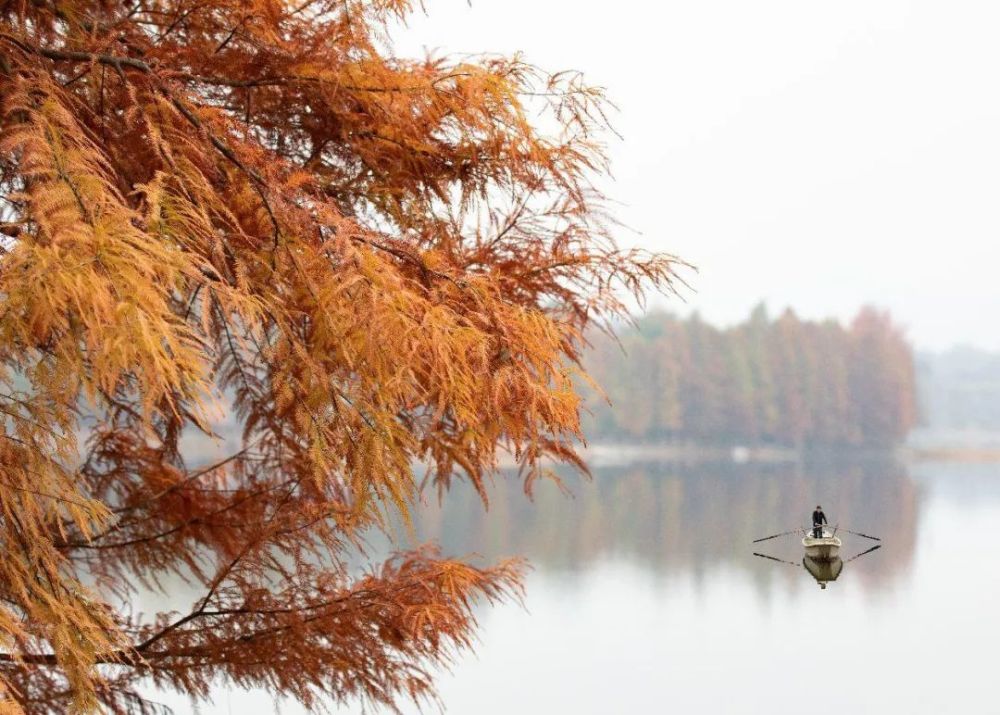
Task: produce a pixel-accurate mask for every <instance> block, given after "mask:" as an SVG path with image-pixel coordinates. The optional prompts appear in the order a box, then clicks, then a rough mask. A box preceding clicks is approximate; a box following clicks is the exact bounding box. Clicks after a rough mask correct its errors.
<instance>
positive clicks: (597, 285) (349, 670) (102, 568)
mask: <svg viewBox="0 0 1000 715" xmlns="http://www.w3.org/2000/svg"><path fill="white" fill-rule="evenodd" d="M411 9H412V8H411V3H410V2H407V1H406V0H379V1H377V2H376V1H374V0H347V1H346V2H345V1H344V0H337V1H334V0H314V1H312V2H309V1H307V2H302V3H294V4H293V3H288V2H282V1H279V0H249V1H247V0H212V1H210V2H205V1H204V0H135V1H133V2H129V3H108V2H103V1H101V2H98V1H97V0H65V1H60V2H52V1H51V0H37V1H35V2H31V3H8V4H6V5H3V6H2V7H0V13H2V23H0V107H2V109H0V111H2V114H0V122H2V126H0V186H2V195H0V196H2V203H0V225H2V228H3V233H4V234H5V236H9V237H13V240H11V241H8V242H6V245H5V248H4V254H3V256H2V259H0V302H2V305H0V382H2V385H0V411H2V415H3V418H4V424H5V437H4V440H3V441H2V442H0V467H2V469H0V475H2V479H0V541H2V543H3V546H4V549H5V553H6V554H8V555H9V558H5V559H4V560H3V561H0V599H2V603H0V639H2V641H3V646H2V649H0V679H2V680H0V685H2V686H3V687H4V688H5V695H4V697H6V698H7V700H0V702H2V703H3V704H4V706H7V705H12V707H14V708H15V710H14V711H17V710H16V708H20V709H21V711H27V712H32V713H48V712H62V711H63V710H65V709H66V708H67V707H68V706H69V703H71V702H73V703H75V707H76V708H78V709H81V710H87V709H95V708H97V707H99V706H102V707H104V708H106V709H108V710H110V711H112V712H142V711H144V709H148V707H149V704H148V703H145V701H143V700H142V698H141V697H140V696H139V695H138V694H137V692H138V691H137V690H136V687H137V683H138V682H139V681H140V680H141V679H143V678H151V679H152V680H153V681H154V682H156V683H158V684H160V685H162V686H165V687H172V688H176V689H179V690H181V691H183V692H186V693H188V694H190V695H191V696H192V697H195V698H198V697H204V696H206V695H207V693H208V688H209V684H210V683H211V682H213V679H216V678H220V677H221V678H225V679H228V681H229V682H231V683H236V684H240V685H259V686H264V687H268V688H271V689H273V690H276V691H280V692H283V693H286V694H289V695H292V696H294V697H297V698H298V699H299V700H301V701H302V702H304V703H306V704H308V705H319V704H320V702H321V701H322V699H324V698H325V699H332V700H334V701H337V700H344V699H347V698H353V697H360V698H363V699H368V700H372V701H376V702H380V703H384V704H387V705H392V704H393V703H395V702H396V701H397V700H398V698H400V697H413V698H422V697H425V696H428V695H429V694H430V693H431V692H432V690H431V687H432V682H431V677H430V674H429V672H428V671H427V670H425V668H428V667H430V666H432V665H433V664H435V663H441V662H446V661H447V660H448V659H449V658H451V657H453V656H454V654H455V652H456V649H458V648H463V647H467V646H468V645H469V638H470V635H471V632H472V628H473V627H474V620H473V616H472V613H473V610H472V608H473V600H474V599H476V598H486V599H487V600H495V599H497V598H501V597H503V596H504V595H505V594H506V595H509V594H511V593H516V592H517V590H518V588H519V583H520V581H519V578H520V566H519V564H518V563H517V562H511V563H507V564H500V565H498V566H494V567H491V568H488V569H477V568H474V567H472V566H469V565H468V564H465V563H462V562H460V561H455V560H450V559H446V558H442V557H441V556H439V555H438V554H436V553H434V552H431V551H419V552H416V553H410V554H401V555H399V556H397V557H395V558H394V559H392V560H390V561H389V562H388V563H387V564H385V565H384V566H383V567H382V568H381V570H378V571H377V572H374V571H373V572H372V573H371V574H369V575H368V576H365V577H362V578H360V579H357V578H353V577H352V575H351V574H350V572H349V570H348V566H347V563H346V557H345V553H346V550H347V549H349V548H354V547H357V546H359V545H360V540H361V535H362V532H363V531H364V530H365V529H367V528H380V527H383V528H384V527H385V525H386V518H387V516H388V515H389V514H390V513H392V512H393V511H401V512H403V513H404V514H405V512H406V509H407V507H408V504H409V503H410V501H411V499H412V498H413V497H414V495H415V492H416V490H417V489H418V480H417V479H416V477H415V475H414V473H413V466H412V465H413V464H415V463H423V464H425V465H427V470H428V471H427V474H426V481H428V482H430V483H432V484H435V485H436V486H437V487H438V488H441V489H446V488H447V486H448V484H449V483H450V480H451V479H453V478H456V477H458V476H461V477H463V478H466V479H469V480H470V481H471V482H472V483H473V484H474V485H475V486H476V488H477V489H478V490H479V491H480V493H481V495H482V496H483V499H484V501H485V499H486V494H487V492H486V487H487V484H488V482H489V479H490V477H491V475H492V474H494V473H495V472H496V470H497V467H498V464H499V460H500V458H501V455H502V454H504V453H510V454H513V455H514V456H515V457H516V459H517V460H518V462H519V465H520V468H521V478H522V479H523V480H524V483H525V487H526V489H528V490H529V491H530V488H531V485H532V483H533V481H534V480H535V479H537V478H538V477H539V476H544V474H545V466H544V465H545V463H546V461H547V460H556V461H563V462H570V463H573V464H576V465H577V466H579V467H580V468H581V469H584V468H585V467H584V465H583V464H582V462H580V460H579V457H578V456H577V455H576V452H575V451H574V448H573V445H574V443H575V441H577V440H578V439H580V437H581V435H580V432H579V418H578V413H579V404H580V403H579V398H578V396H577V394H576V391H575V389H574V378H575V376H576V374H577V372H578V365H577V360H578V357H579V351H580V349H581V347H582V344H583V338H582V335H583V330H584V328H585V327H586V326H588V325H589V324H591V323H593V322H595V321H596V322H602V321H606V320H608V319H609V318H612V317H614V316H615V315H618V314H621V313H622V312H623V311H624V308H625V304H624V302H623V301H624V300H625V298H624V296H626V295H633V296H636V297H641V293H642V290H643V289H644V287H645V286H647V285H655V286H659V287H661V288H664V289H670V288H671V287H672V286H673V282H674V281H675V280H676V278H675V275H674V268H675V266H676V261H675V259H673V258H672V257H670V256H664V255H652V254H645V253H642V252H640V251H635V250H628V251H622V250H620V249H618V248H617V247H616V245H615V243H614V241H613V239H612V228H613V222H612V220H611V218H610V217H609V216H607V215H606V214H605V211H604V209H603V202H602V198H601V196H600V195H599V194H597V193H596V192H595V191H594V189H593V187H592V186H591V184H590V177H591V176H592V175H593V173H594V172H596V171H600V170H602V169H603V168H604V164H605V159H604V155H603V150H602V145H601V143H600V137H601V132H602V130H603V129H604V128H605V121H604V115H603V107H604V105H605V102H604V98H603V94H602V92H601V91H600V90H599V89H595V88H592V87H589V86H587V85H586V84H585V83H584V82H583V80H582V79H581V78H580V77H579V76H578V75H576V74H567V73H563V74H555V75H548V74H546V73H544V72H542V71H540V70H539V69H537V68H535V67H532V66H531V65H528V64H527V63H525V62H524V61H523V60H522V59H521V58H518V57H514V58H504V57H479V58H468V59H464V60H461V61H457V62H454V61H451V60H448V59H446V58H435V57H428V58H424V59H421V60H408V59H404V58H399V57H395V56H393V55H392V54H391V52H390V51H389V49H388V45H387V43H386V41H385V37H384V35H385V33H386V32H387V29H388V27H389V22H390V21H393V20H395V19H398V18H402V17H405V16H406V14H407V13H408V12H410V11H411ZM539 114H540V115H541V118H539V119H534V120H529V117H532V116H538V115H539ZM220 412H225V413H226V414H228V415H229V418H230V419H231V420H232V421H235V422H236V423H237V424H238V425H239V428H240V434H239V435H238V437H237V438H236V439H230V440H229V442H231V443H232V442H236V443H238V444H236V446H235V447H234V449H233V451H232V453H231V454H229V455H224V456H222V458H220V459H218V461H216V462H215V463H210V464H201V465H200V466H192V464H190V463H189V462H192V461H197V460H192V452H193V447H192V444H194V442H195V441H196V440H197V439H199V438H200V439H202V440H203V441H204V439H205V438H208V439H216V438H217V437H218V435H215V434H214V432H213V430H214V429H216V428H215V427H213V425H214V424H216V422H217V421H218V420H217V418H218V416H219V414H220ZM199 435H200V437H199ZM223 436H225V435H223ZM170 574H176V575H179V576H182V577H183V578H185V579H187V581H188V583H190V584H191V585H192V587H194V588H197V589H199V596H198V599H197V600H196V601H195V603H194V604H193V605H192V607H191V608H190V610H188V611H185V612H183V613H168V614H160V615H159V616H156V617H154V618H153V619H152V620H138V619H134V618H133V617H131V616H129V615H128V613H127V611H126V610H125V609H123V608H122V607H121V604H122V603H127V602H128V601H130V600H133V599H134V598H135V597H136V594H137V592H138V589H139V588H140V587H141V586H145V587H147V588H157V587H162V585H163V583H164V579H166V578H170ZM84 584H87V586H85V585H84ZM107 663H116V664H117V665H116V666H115V667H114V668H113V669H104V670H102V669H101V667H100V666H101V664H107Z"/></svg>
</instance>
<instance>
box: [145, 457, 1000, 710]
mask: <svg viewBox="0 0 1000 715" xmlns="http://www.w3.org/2000/svg"><path fill="white" fill-rule="evenodd" d="M998 471H1000V469H998V467H996V466H994V465H956V464H935V463H922V464H917V465H914V466H912V467H910V468H906V467H904V466H901V465H899V464H894V463H893V462H891V461H876V462H867V463H861V464H858V463H850V462H843V463H837V464H821V465H797V464H790V465H770V466H766V467H756V466H753V465H731V464H722V465H716V466H700V467H678V466H676V465H666V464H657V463H636V464H626V465H618V466H613V467H610V466H609V467H605V468H598V469H597V470H596V471H595V478H594V480H593V481H592V482H582V483H581V482H572V481H571V482H570V485H571V488H572V491H573V493H574V497H572V498H566V497H564V496H562V495H561V494H560V493H559V492H558V490H557V489H555V488H554V487H552V485H548V484H545V485H542V487H541V488H540V491H539V494H538V498H537V500H536V502H535V503H534V504H532V503H530V502H528V501H526V500H525V498H524V496H523V494H522V492H521V489H520V487H519V485H517V484H514V483H509V482H499V483H498V484H497V486H496V488H495V490H494V492H493V495H492V502H491V509H490V511H489V513H488V515H487V516H486V517H485V518H484V517H483V516H482V512H481V508H480V507H479V506H478V505H477V503H476V497H475V495H474V494H473V493H472V490H470V489H466V488H463V487H458V488H457V489H456V490H455V491H454V492H453V493H452V494H450V495H449V496H448V497H446V499H445V501H444V503H443V505H442V506H440V507H438V506H436V505H431V506H428V507H426V508H424V509H422V510H421V511H420V513H419V514H418V518H417V536H418V538H419V539H421V540H423V539H430V540H437V541H439V542H440V543H441V544H442V546H443V548H444V550H445V552H446V553H449V554H458V555H461V554H472V553H478V554H481V555H482V557H483V558H484V559H486V560H487V561H490V560H495V559H496V558H499V557H501V556H504V555H517V554H521V555H524V556H526V557H527V558H528V559H530V561H531V563H532V566H533V567H534V568H533V571H532V572H531V573H530V575H529V577H528V581H527V596H526V598H525V602H524V606H523V607H521V606H519V605H517V604H514V603H508V604H504V605H500V606H495V607H492V608H483V609H481V612H480V613H481V615H480V618H481V629H480V642H479V644H478V646H477V648H476V652H475V653H474V654H464V655H463V656H461V657H460V658H459V659H458V661H457V662H456V664H455V666H454V668H453V670H452V672H450V673H443V674H441V676H440V679H439V686H440V691H441V698H442V702H443V704H444V706H445V707H446V709H447V711H448V712H450V713H473V712H474V713H487V714H491V713H497V714H498V715H499V714H501V713H504V714H507V713H511V712H520V713H551V712H573V713H594V714H595V715H596V714H598V713H602V714H603V713H619V712H620V713H625V712H654V711H659V710H661V709H664V710H669V711H673V712H725V713H758V712H768V713H792V712H798V711H800V710H801V709H802V708H803V707H806V706H807V705H808V704H809V703H817V702H818V703H821V704H822V707H823V709H824V710H828V711H838V710H839V711H841V712H851V713H869V712H870V713H884V712H907V713H928V714H930V713H935V714H937V713H942V712H983V709H982V707H983V704H984V703H990V702H993V697H994V696H993V692H992V687H991V682H992V677H993V674H992V668H993V666H992V663H993V658H992V654H993V652H994V650H995V643H996V642H997V640H998V639H1000V621H998V619H996V618H995V613H994V611H995V600H996V596H997V594H998V593H1000V573H998V570H997V569H996V568H995V567H994V566H992V565H991V559H990V557H989V556H988V554H985V553H983V549H982V545H983V544H985V543H988V542H987V539H988V537H989V536H990V534H991V533H992V532H993V531H995V529H996V524H998V523H1000V474H998ZM816 501H820V502H821V503H822V504H823V506H824V508H825V509H826V511H827V514H828V515H829V516H830V520H831V523H837V522H839V523H840V524H842V525H843V526H845V527H847V528H850V529H852V530H854V531H860V532H864V533H867V534H874V535H877V536H880V537H882V539H883V544H884V546H883V548H882V549H880V550H878V551H875V552H873V553H871V554H869V555H866V556H863V557H861V558H859V559H857V560H855V561H853V562H850V563H847V564H846V565H845V566H844V567H843V570H842V571H841V573H840V575H839V578H838V579H837V580H836V581H834V582H832V583H830V584H829V585H828V587H827V588H826V590H821V589H820V588H819V586H818V585H817V583H816V581H815V580H814V579H813V577H812V576H811V575H810V574H809V573H808V572H807V571H806V570H805V569H803V568H801V567H799V566H793V565H789V564H782V563H777V562H774V561H768V560H764V559H760V558H756V557H754V556H753V552H754V551H763V552H766V553H768V554H769V555H772V556H775V557H778V558H782V559H787V560H789V561H793V562H795V561H800V560H801V545H800V544H799V542H798V539H797V538H796V537H788V538H784V539H773V540H771V541H768V542H764V543H762V544H751V543H750V542H751V541H752V540H753V539H754V538H757V537H760V536H766V535H769V534H773V533H776V532H778V531H784V530H785V529H787V528H790V527H794V526H796V525H798V524H801V523H804V522H805V520H806V519H807V518H808V516H809V512H810V511H811V508H812V506H813V505H814V504H815V502H816ZM843 538H844V547H843V556H844V557H845V560H846V558H848V557H850V556H851V555H853V554H855V553H860V552H862V551H864V550H865V549H867V548H868V547H869V546H870V545H871V544H872V542H870V541H866V540H865V539H861V538H857V537H852V536H850V535H846V534H843ZM161 699H163V698H161ZM171 702H173V703H174V704H175V705H176V706H177V709H178V711H180V712H185V711H187V709H188V706H187V705H186V703H184V702H183V701H180V700H172V701H171ZM273 707H274V706H273V703H272V702H271V700H270V699H269V697H268V696H267V695H265V694H262V693H243V692H228V691H226V690H223V689H220V690H219V691H218V693H217V695H216V697H215V702H214V704H213V705H212V706H209V707H205V708H203V709H202V711H203V712H206V713H230V712H240V713H269V712H272V711H273ZM360 709H361V708H360V706H356V707H349V708H343V709H342V710H340V711H338V712H345V713H348V712H359V711H360ZM282 712H286V713H296V712H300V710H299V708H297V707H296V706H295V705H294V704H287V703H286V704H284V706H283V707H282ZM404 712H407V713H416V712H417V710H416V709H415V708H410V707H404Z"/></svg>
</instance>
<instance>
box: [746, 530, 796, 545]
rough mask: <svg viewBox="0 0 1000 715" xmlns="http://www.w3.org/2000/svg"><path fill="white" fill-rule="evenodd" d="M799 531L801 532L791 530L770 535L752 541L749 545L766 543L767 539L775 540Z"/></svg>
mask: <svg viewBox="0 0 1000 715" xmlns="http://www.w3.org/2000/svg"><path fill="white" fill-rule="evenodd" d="M800 531H802V529H792V530H791V531H782V532H781V533H780V534H771V536H765V537H764V538H763V539H754V540H753V541H752V542H750V543H752V544H756V543H759V542H761V541H767V540H768V539H777V538H778V537H779V536H788V535H789V534H797V533H799V532H800Z"/></svg>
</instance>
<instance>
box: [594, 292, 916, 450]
mask: <svg viewBox="0 0 1000 715" xmlns="http://www.w3.org/2000/svg"><path fill="white" fill-rule="evenodd" d="M592 342H593V349H592V350H591V351H590V353H589V354H588V356H587V358H586V363H585V365H586V367H587V369H588V371H589V372H590V374H591V375H592V376H593V377H594V378H595V379H596V381H597V383H598V384H599V385H601V387H602V388H603V389H604V390H605V392H606V393H607V398H609V399H610V401H611V404H610V405H609V404H608V402H607V400H606V399H605V398H603V397H602V396H600V395H598V394H597V393H596V392H592V393H591V394H590V395H589V397H588V402H587V406H588V408H589V409H590V411H591V415H590V416H589V418H588V421H587V427H589V430H588V432H587V437H588V439H590V440H591V441H594V440H601V439H605V440H607V439H615V440H626V441H642V442H650V441H662V440H672V441H695V442H705V443H732V444H751V445H755V444H775V445H787V446H794V447H805V446H809V445H831V446H833V445H850V446H864V447H887V446H891V445H894V444H897V443H899V442H900V441H902V440H903V439H904V438H905V437H906V435H907V433H908V432H909V430H910V429H911V428H912V427H913V426H914V424H915V423H916V419H917V399H916V385H915V379H914V366H913V353H912V349H911V347H910V345H909V344H908V343H907V341H906V339H905V338H904V337H903V335H902V332H901V331H900V329H899V328H898V327H897V326H896V325H894V324H893V322H892V320H891V318H890V317H889V315H888V314H887V313H884V312H880V311H878V310H875V309H872V308H864V309H862V310H861V311H860V312H859V313H858V315H857V316H856V317H855V318H854V320H853V321H851V323H850V325H848V326H843V325H841V324H840V323H838V322H836V321H833V320H828V321H822V322H815V321H807V320H801V319H799V318H798V317H797V316H796V315H795V314H794V313H793V312H792V311H790V310H787V311H785V312H784V313H783V314H782V315H781V316H780V317H779V318H777V319H774V320H772V319H771V318H769V317H768V314H767V311H766V309H765V308H764V307H763V306H758V307H757V308H756V309H754V311H753V312H752V313H751V315H750V317H749V318H748V319H747V320H746V321H745V322H743V323H741V324H739V325H735V326H733V327H730V328H726V329H720V328H716V327H713V326H712V325H709V324H708V323H706V322H704V321H703V320H702V319H700V318H699V317H698V316H697V315H695V316H693V317H691V318H689V319H686V320H681V319H679V318H677V317H674V316H671V315H668V314H663V313H657V314H652V315H649V316H647V317H644V318H642V319H641V320H640V321H639V322H638V323H637V325H635V326H634V327H631V328H629V329H627V330H624V331H620V332H619V335H618V340H617V341H616V340H614V339H612V338H610V337H608V336H605V335H603V334H601V335H598V336H596V337H594V338H593V341H592Z"/></svg>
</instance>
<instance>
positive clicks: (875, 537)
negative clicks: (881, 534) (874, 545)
mask: <svg viewBox="0 0 1000 715" xmlns="http://www.w3.org/2000/svg"><path fill="white" fill-rule="evenodd" d="M844 531H846V532H847V533H848V534H854V535H855V536H863V537H864V538H866V539H871V540H872V541H881V540H882V539H880V538H878V537H877V536H868V534H862V533H860V532H857V531H851V530H850V529H844Z"/></svg>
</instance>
